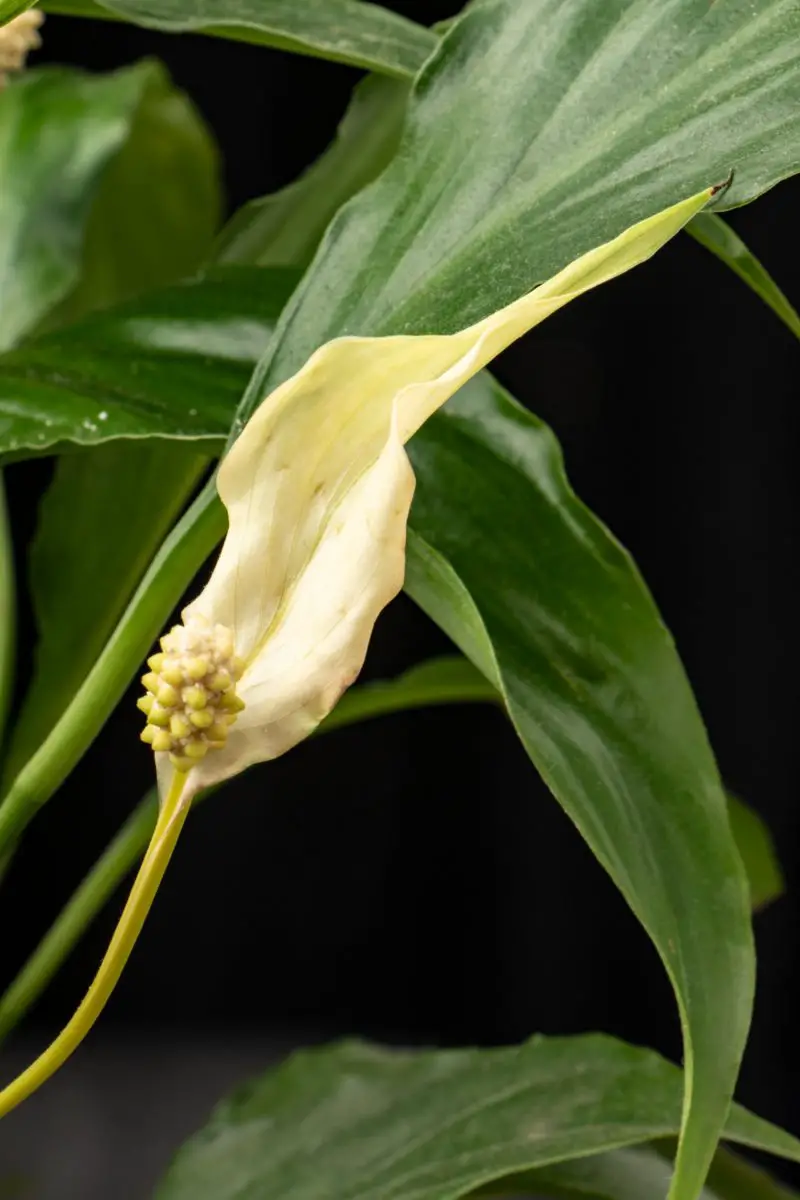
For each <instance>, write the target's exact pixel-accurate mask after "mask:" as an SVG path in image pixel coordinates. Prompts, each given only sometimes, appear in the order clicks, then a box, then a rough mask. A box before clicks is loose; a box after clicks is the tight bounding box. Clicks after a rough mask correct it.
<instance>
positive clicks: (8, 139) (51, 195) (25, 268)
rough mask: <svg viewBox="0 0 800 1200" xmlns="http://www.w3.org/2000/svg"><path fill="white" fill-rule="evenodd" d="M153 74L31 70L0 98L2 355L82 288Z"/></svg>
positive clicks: (0, 312) (0, 306)
mask: <svg viewBox="0 0 800 1200" xmlns="http://www.w3.org/2000/svg"><path fill="white" fill-rule="evenodd" d="M150 70H151V68H149V67H148V68H146V69H145V70H143V69H142V68H141V67H136V68H132V69H129V70H125V71H119V72H117V73H116V74H114V75H106V76H89V75H83V74H81V73H79V72H76V71H66V70H44V71H31V72H29V73H28V74H26V75H24V76H23V77H22V78H20V79H18V80H15V82H14V83H13V84H12V85H11V86H9V87H8V88H6V90H5V91H4V92H3V93H2V94H0V175H1V176H2V179H3V222H2V229H0V348H6V347H8V346H10V345H12V344H13V343H14V342H16V341H18V340H19V338H21V337H22V336H23V335H24V334H25V333H27V332H28V331H29V330H30V329H31V328H32V327H33V326H34V325H36V324H37V323H38V322H39V321H40V320H41V319H42V317H43V316H44V314H45V313H46V312H47V311H48V310H49V309H50V308H51V307H52V306H53V305H54V304H55V303H57V302H58V301H59V300H61V299H62V297H63V296H64V295H65V294H66V292H67V291H68V290H69V289H70V288H73V287H74V286H75V285H76V283H77V281H78V278H79V275H80V270H81V258H82V251H83V241H84V236H85V232H86V226H87V223H88V221H89V219H90V215H91V212H92V206H93V204H94V201H95V199H96V197H97V194H98V190H99V189H100V187H101V184H102V181H103V178H104V176H105V173H106V171H107V169H108V167H109V165H110V163H111V162H112V161H113V159H114V156H115V155H117V154H118V153H119V152H120V151H121V149H122V148H123V146H124V145H125V141H126V139H127V138H128V136H129V135H130V131H131V128H132V125H133V122H134V120H135V117H136V113H137V110H138V107H139V104H140V103H141V98H142V93H143V89H144V87H145V86H146V79H147V75H148V74H149V72H150Z"/></svg>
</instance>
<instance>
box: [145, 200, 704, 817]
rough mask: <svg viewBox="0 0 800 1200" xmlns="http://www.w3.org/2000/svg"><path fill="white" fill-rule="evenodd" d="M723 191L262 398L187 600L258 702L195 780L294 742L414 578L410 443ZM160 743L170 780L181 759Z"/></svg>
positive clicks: (209, 779) (234, 454)
mask: <svg viewBox="0 0 800 1200" xmlns="http://www.w3.org/2000/svg"><path fill="white" fill-rule="evenodd" d="M712 194H713V189H707V190H705V191H703V192H701V193H700V194H698V195H696V196H693V197H691V198H690V199H688V200H684V201H682V202H681V203H679V204H676V205H674V206H673V207H671V208H669V209H666V210H665V211H664V212H661V213H659V214H657V215H656V216H654V217H650V218H648V219H647V220H645V221H642V222H640V223H638V224H636V225H634V226H632V227H631V228H630V229H628V230H626V231H625V232H624V233H623V234H621V235H620V236H619V237H617V238H615V239H614V240H613V241H611V242H607V243H605V244H603V245H602V246H599V247H597V248H596V249H594V250H591V251H590V252H589V253H588V254H585V255H583V256H582V257H581V258H579V259H577V260H576V261H575V262H573V263H571V264H570V265H569V266H568V267H566V268H565V269H564V270H563V271H560V272H559V273H558V274H557V275H555V276H553V278H552V279H549V280H548V281H547V282H546V283H543V284H542V285H541V286H539V287H537V288H535V289H534V290H533V291H532V292H530V293H529V294H528V295H526V296H523V297H522V298H521V299H519V300H517V301H515V302H514V303H513V304H510V305H508V306H507V307H506V308H502V309H500V310H499V311H497V312H495V313H493V314H492V315H491V316H489V317H487V318H486V319H485V320H483V321H480V322H478V323H477V324H476V325H472V326H470V327H469V328H468V329H464V330H461V331H460V332H459V333H455V334H451V335H418V336H407V337H387V338H357V337H349V338H340V339H337V340H335V341H332V342H329V343H327V344H326V345H325V346H323V347H321V349H319V350H318V351H316V353H315V354H313V355H312V356H311V358H310V359H309V360H308V362H307V363H306V364H305V366H304V367H303V368H302V369H301V370H300V371H298V373H297V374H296V375H294V376H293V377H292V378H291V379H288V380H287V381H286V382H285V383H283V384H281V386H280V387H278V388H276V390H275V391H274V392H273V393H272V394H271V395H269V396H268V397H267V398H266V399H265V400H264V401H263V403H262V404H261V405H260V406H259V408H258V409H257V410H256V412H255V413H254V414H253V416H252V418H251V419H250V421H249V422H248V423H247V425H246V427H245V428H244V430H243V431H242V433H241V435H240V436H239V438H238V440H237V441H236V443H235V444H234V446H233V448H232V449H231V451H230V453H229V454H228V455H227V457H226V458H225V459H224V460H223V462H222V464H221V466H220V469H219V473H218V476H217V486H218V489H219V495H220V498H221V499H222V502H223V504H224V505H225V507H226V509H227V511H228V518H229V529H228V534H227V536H226V538H225V542H224V544H223V547H222V550H221V552H220V556H219V559H218V561H217V564H216V566H215V568H214V572H213V574H212V576H211V579H210V581H209V583H208V585H207V587H206V588H205V589H204V590H203V592H202V593H201V594H200V595H199V596H198V597H197V599H196V600H194V601H193V602H192V603H191V604H190V605H188V607H187V608H186V609H185V610H184V614H183V615H184V620H186V619H189V618H191V616H192V615H193V614H198V613H199V614H202V616H204V617H205V618H206V619H207V620H208V621H210V622H212V623H214V624H219V625H224V626H226V627H227V628H229V629H230V630H232V631H233V636H234V643H235V649H236V653H237V655H239V656H240V657H241V658H242V659H243V660H244V662H245V669H244V673H243V674H242V677H241V679H240V681H239V684H238V689H237V690H238V694H239V696H240V697H241V699H242V700H243V701H244V704H245V708H244V711H243V712H242V713H241V715H240V716H239V718H238V721H237V723H236V725H235V726H233V727H232V728H231V730H230V735H229V738H228V741H227V744H226V745H225V746H224V748H222V749H220V750H212V751H210V752H209V753H208V755H207V756H206V758H204V759H203V760H202V761H201V762H199V763H198V764H197V765H196V766H194V767H192V769H191V771H190V773H189V776H188V780H187V785H186V786H187V789H188V790H189V792H190V793H191V794H194V793H195V792H197V791H198V790H200V789H201V788H204V787H208V786H209V785H211V784H214V783H219V782H221V781H222V780H224V779H227V778H229V777H230V776H232V775H235V774H237V773H238V772H239V771H242V770H244V769H245V768H246V767H248V766H250V765H252V764H253V763H256V762H262V761H265V760H267V759H271V758H275V757H277V756H278V755H280V754H283V753H285V751H287V750H289V749H290V748H291V747H292V746H294V745H295V744H296V743H297V742H299V741H301V740H302V739H303V738H305V737H307V736H308V734H310V733H311V732H312V730H313V729H314V728H315V727H316V726H317V725H318V724H319V722H320V721H321V720H322V719H323V718H324V717H325V716H327V714H328V713H329V712H330V711H331V709H332V708H333V707H334V705H335V704H336V702H337V700H338V699H339V697H340V695H341V694H342V692H343V691H344V689H345V688H347V687H348V686H349V685H350V684H351V683H352V682H353V680H354V679H355V678H356V676H357V675H358V673H359V671H360V670H361V666H362V664H363V661H364V656H365V654H366V650H367V644H368V642H369V638H370V635H371V633H372V628H373V626H374V624H375V621H376V619H377V617H378V614H379V613H380V612H381V610H382V609H383V608H384V606H385V605H386V604H387V603H388V602H389V601H390V600H391V599H392V597H393V596H395V595H396V594H397V592H398V591H399V590H400V588H401V587H402V583H403V572H404V564H405V538H406V524H407V520H408V512H409V508H410V506H411V498H412V495H413V491H414V475H413V471H412V469H411V465H410V463H409V460H408V458H407V456H406V453H405V450H404V448H403V446H404V443H405V442H406V441H407V440H408V439H409V438H410V437H411V436H412V435H413V434H414V433H416V431H417V430H418V429H419V428H420V426H421V425H422V424H423V423H424V422H425V421H426V420H427V418H428V417H429V416H431V414H432V413H434V412H435V411H436V410H437V409H438V408H440V407H441V406H442V405H443V404H444V403H445V401H446V400H447V399H448V398H449V397H450V396H452V395H453V394H454V392H456V391H457V390H458V389H459V388H460V387H461V386H462V385H463V384H464V383H466V382H467V380H468V379H470V378H471V377H472V376H473V375H475V374H476V373H477V372H478V371H480V370H481V369H482V368H483V367H485V366H486V365H487V363H489V362H490V361H491V360H492V359H493V358H494V357H495V356H496V355H498V354H499V353H500V352H501V351H502V350H504V349H505V348H506V347H507V346H509V345H510V344H511V343H512V342H513V341H515V340H516V339H517V338H518V337H520V336H521V335H522V334H523V333H525V332H527V331H528V330H529V329H531V328H532V327H533V326H534V325H538V324H539V322H540V321H543V320H544V319H545V318H546V317H548V316H549V315H550V314H551V313H553V312H555V311H556V310H557V309H559V308H561V307H562V306H563V305H565V304H567V303H568V302H569V301H570V300H572V299H574V298H575V297H577V296H579V295H581V294H582V293H583V292H586V291H588V290H589V289H590V288H594V287H597V286H598V285H599V284H601V283H604V282H606V281H607V280H610V279H612V278H614V277H615V276H617V275H620V274H622V273H623V272H625V271H627V270H629V269H630V268H631V267H634V266H636V265H637V264H638V263H641V262H643V261H644V260H645V259H647V258H649V257H650V256H651V255H652V254H654V253H655V252H656V251H657V250H658V249H659V248H660V247H661V246H663V245H664V243H665V242H667V241H668V240H669V239H670V238H671V237H673V236H674V235H675V234H676V233H677V232H678V231H679V230H680V229H681V228H682V227H683V226H684V225H685V224H686V222H687V221H688V220H690V218H691V217H692V216H694V215H695V213H697V212H699V211H700V210H701V209H702V208H703V207H704V206H705V205H706V204H707V203H708V200H709V198H710V197H711V195H712ZM532 552H535V550H534V551H532ZM156 758H157V760H158V768H159V782H160V785H161V789H162V794H163V793H164V789H165V788H166V787H167V786H168V785H169V782H170V779H171V777H172V772H173V768H172V766H171V765H170V763H169V760H168V756H167V755H166V754H157V755H156Z"/></svg>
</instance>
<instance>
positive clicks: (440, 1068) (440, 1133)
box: [156, 1035, 800, 1200]
mask: <svg viewBox="0 0 800 1200" xmlns="http://www.w3.org/2000/svg"><path fill="white" fill-rule="evenodd" d="M681 1092H682V1078H681V1073H680V1071H678V1070H677V1068H676V1067H673V1066H671V1065H670V1064H668V1063H666V1062H665V1061H664V1060H663V1059H661V1058H659V1057H658V1056H657V1055H656V1054H653V1053H651V1052H649V1051H646V1050H639V1049H635V1048H633V1047H631V1046H626V1045H624V1044H623V1043H621V1042H616V1041H614V1040H612V1039H611V1038H605V1037H598V1036H596V1035H594V1036H587V1037H577V1038H552V1039H545V1038H534V1039H533V1040H532V1041H530V1042H527V1043H526V1044H525V1045H523V1046H520V1047H515V1048H512V1049H502V1050H455V1051H443V1052H429V1053H420V1054H409V1053H400V1052H391V1051H386V1050H380V1049H377V1048H375V1047H371V1046H365V1045H361V1044H358V1043H345V1044H343V1045H337V1046H333V1047H327V1048H322V1049H317V1050H312V1051H305V1052H303V1053H300V1054H296V1055H294V1056H293V1057H292V1058H291V1059H289V1061H288V1062H287V1063H285V1064H284V1065H283V1066H281V1067H280V1068H278V1069H277V1070H275V1071H271V1072H269V1073H268V1074H266V1075H264V1076H262V1077H261V1078H260V1079H259V1080H256V1081H255V1082H254V1083H252V1084H250V1085H249V1086H248V1087H245V1088H244V1089H242V1090H241V1091H239V1092H238V1093H236V1094H235V1095H234V1096H233V1097H232V1098H231V1099H230V1100H229V1101H227V1102H226V1103H224V1104H223V1105H222V1106H221V1107H220V1108H219V1109H218V1110H217V1112H216V1113H215V1114H214V1116H213V1117H212V1118H211V1121H210V1123H209V1125H208V1126H207V1128H206V1129H205V1130H204V1131H203V1132H202V1133H200V1134H198V1135H197V1136H196V1137H195V1138H193V1139H192V1140H191V1141H190V1142H189V1143H188V1144H187V1145H186V1146H185V1147H184V1149H183V1150H182V1151H181V1152H180V1153H179V1154H178V1157H177V1159H176V1160H175V1163H174V1165H173V1167H172V1168H171V1170H170V1171H169V1172H168V1173H167V1176H166V1178H165V1180H164V1182H163V1183H162V1185H161V1187H160V1188H159V1189H158V1191H157V1193H156V1195H157V1197H158V1200H184V1198H185V1200H189V1198H191V1200H234V1197H235V1198H236V1200H250V1197H252V1198H253V1200H256V1198H257V1197H259V1198H260V1197H261V1196H275V1197H278V1196H279V1197H280V1198H281V1200H301V1198H302V1200H346V1198H347V1200H350V1198H352V1197H356V1196H357V1197H358V1200H457V1198H458V1197H461V1196H465V1195H468V1194H469V1193H470V1192H472V1191H474V1190H475V1189H476V1188H477V1187H478V1186H480V1185H486V1184H488V1183H489V1182H491V1181H495V1180H502V1179H503V1178H504V1177H506V1176H514V1175H518V1174H519V1173H520V1172H521V1171H528V1170H530V1169H531V1168H533V1167H545V1166H547V1167H551V1166H552V1165H553V1164H556V1163H559V1162H564V1161H568V1160H574V1159H576V1158H579V1157H580V1156H583V1155H587V1154H597V1153H598V1152H600V1151H603V1150H612V1149H617V1148H619V1147H624V1146H635V1145H637V1144H641V1143H642V1142H647V1141H649V1140H651V1139H652V1138H655V1137H663V1136H666V1135H667V1134H669V1133H674V1132H676V1131H677V1129H678V1126H679V1124H680V1112H681ZM726 1137H729V1138H731V1139H733V1140H735V1141H740V1142H742V1143H744V1144H745V1145H750V1146H757V1147H760V1148H762V1149H766V1150H769V1151H772V1152H773V1153H776V1154H782V1155H785V1156H786V1157H788V1158H793V1159H795V1160H800V1143H798V1142H797V1141H796V1140H795V1139H794V1138H791V1137H789V1135H788V1134H785V1133H783V1132H782V1131H781V1130H779V1129H775V1128H774V1126H771V1125H769V1124H768V1123H767V1122H766V1121H761V1120H760V1119H759V1118H757V1117H754V1116H751V1115H750V1114H749V1113H747V1112H745V1111H744V1110H743V1109H741V1108H739V1107H735V1108H734V1109H733V1110H732V1112H731V1114H730V1116H729V1118H728V1123H727V1127H726ZM309 1147H313V1153H309ZM575 1173H576V1175H580V1173H581V1168H580V1166H578V1165H577V1164H576V1166H575ZM662 1195H663V1193H662ZM641 1200H649V1198H648V1197H647V1196H646V1194H645V1195H643V1196H642V1197H641Z"/></svg>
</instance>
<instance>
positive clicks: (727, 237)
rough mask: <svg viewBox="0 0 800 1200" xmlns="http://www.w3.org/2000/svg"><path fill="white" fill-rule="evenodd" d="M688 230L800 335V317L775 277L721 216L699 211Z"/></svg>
mask: <svg viewBox="0 0 800 1200" xmlns="http://www.w3.org/2000/svg"><path fill="white" fill-rule="evenodd" d="M686 230H687V233H690V234H691V235H692V237H694V238H696V239H697V241H698V242H699V243H700V245H701V246H705V248H706V249H707V250H710V251H711V253H712V254H716V256H717V258H720V259H722V261H723V262H724V263H725V264H726V265H727V266H729V267H730V268H731V270H732V271H735V272H736V274H737V275H738V276H739V278H740V279H742V280H744V282H745V283H746V284H747V285H748V287H751V288H752V289H753V291H754V292H755V293H756V295H757V296H760V297H761V299H762V300H763V301H764V303H765V304H768V305H769V307H770V308H771V309H772V311H773V312H774V313H775V315H776V316H777V317H779V318H780V319H781V321H783V323H784V325H786V326H787V327H788V328H789V329H791V331H792V333H793V334H794V335H795V337H800V316H798V314H797V313H796V312H795V310H794V308H793V307H792V305H791V304H790V303H789V301H788V300H787V299H786V297H785V296H784V294H783V292H782V291H781V289H780V288H779V287H778V285H777V284H776V283H775V281H774V279H773V278H772V276H771V275H770V274H769V273H768V272H767V271H765V270H764V268H763V267H762V265H761V263H760V262H759V261H758V259H757V258H756V256H755V255H754V254H753V253H752V252H751V251H750V250H749V249H748V248H747V246H746V245H745V244H744V242H743V241H742V239H741V238H740V237H739V235H738V234H737V233H734V232H733V230H732V229H731V227H730V225H728V224H726V222H725V221H723V219H722V217H718V216H716V214H715V213H700V215H699V216H697V217H695V218H694V220H693V221H690V222H689V224H688V225H687V227H686Z"/></svg>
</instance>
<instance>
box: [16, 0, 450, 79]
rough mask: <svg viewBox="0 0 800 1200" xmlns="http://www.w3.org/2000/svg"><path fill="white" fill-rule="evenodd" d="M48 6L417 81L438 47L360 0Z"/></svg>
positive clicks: (108, 0)
mask: <svg viewBox="0 0 800 1200" xmlns="http://www.w3.org/2000/svg"><path fill="white" fill-rule="evenodd" d="M25 7H28V6H27V5H26V6H25ZM42 7H43V8H44V9H45V10H46V11H47V12H52V13H63V14H65V15H67V16H76V17H111V18H116V19H121V20H124V21H134V22H135V23H136V24H137V25H145V26H147V28H148V29H161V30H165V31H166V32H168V33H211V34H216V35H217V36H219V37H228V38H235V39H237V40H238V41H243V42H255V43H256V44H257V45H260V46H274V47H275V48H276V49H278V50H290V51H293V52H294V53H296V54H310V55H313V56H314V57H316V58H327V59H332V60H333V61H334V62H343V63H349V64H351V65H352V66H355V67H366V68H367V69H368V70H371V71H377V72H378V73H380V74H386V75H398V76H407V75H414V74H415V73H416V71H417V70H418V68H419V66H420V65H421V63H423V62H424V61H425V59H426V58H427V56H428V55H429V54H430V53H431V51H432V50H434V49H435V48H436V35H435V34H433V33H432V32H431V31H430V30H428V29H425V28H424V27H423V26H422V25H416V24H415V23H414V22H413V21H408V20H406V19H405V18H404V17H401V16H399V15H398V14H397V13H393V12H390V11H389V10H388V9H385V8H381V7H379V6H378V5H377V4H367V3H362V2H361V0H302V3H300V4H298V3H297V0H192V3H191V4H187V3H186V0H101V2H100V3H92V2H91V0H47V3H45V4H43V6H42Z"/></svg>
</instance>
